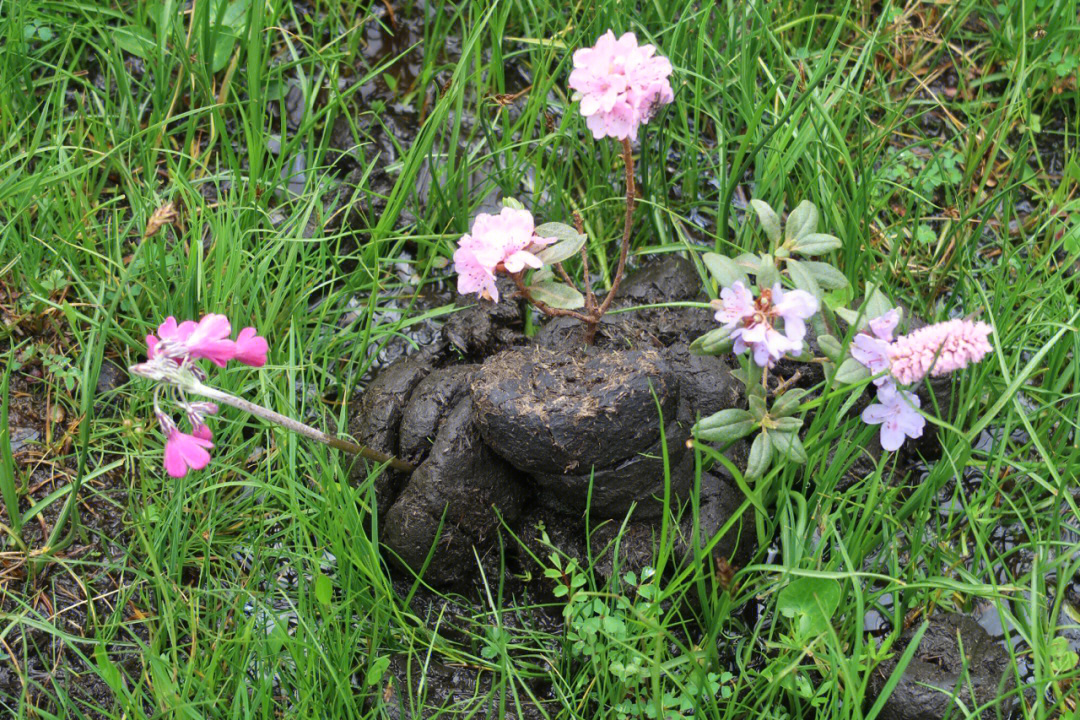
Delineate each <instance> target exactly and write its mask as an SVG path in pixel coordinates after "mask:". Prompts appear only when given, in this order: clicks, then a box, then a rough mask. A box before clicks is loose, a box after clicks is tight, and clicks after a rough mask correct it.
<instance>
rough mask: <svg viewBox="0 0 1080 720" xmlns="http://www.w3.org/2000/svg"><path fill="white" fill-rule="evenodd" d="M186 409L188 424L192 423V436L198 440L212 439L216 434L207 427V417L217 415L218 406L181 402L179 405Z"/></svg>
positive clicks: (201, 402) (202, 402)
mask: <svg viewBox="0 0 1080 720" xmlns="http://www.w3.org/2000/svg"><path fill="white" fill-rule="evenodd" d="M177 404H178V405H180V407H182V408H183V409H184V412H185V413H186V414H187V419H188V422H189V423H191V434H192V435H194V436H195V437H197V438H201V439H203V440H209V439H211V438H212V437H213V436H214V434H213V433H212V432H210V428H209V427H207V426H206V422H205V420H206V416H207V415H216V414H217V411H218V406H217V404H216V403H212V402H207V401H199V402H192V403H185V402H180V403H177Z"/></svg>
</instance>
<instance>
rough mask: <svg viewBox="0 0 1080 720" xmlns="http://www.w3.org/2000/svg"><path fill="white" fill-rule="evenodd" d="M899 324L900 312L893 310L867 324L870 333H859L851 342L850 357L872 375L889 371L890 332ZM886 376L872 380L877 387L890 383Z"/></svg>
mask: <svg viewBox="0 0 1080 720" xmlns="http://www.w3.org/2000/svg"><path fill="white" fill-rule="evenodd" d="M899 322H900V311H899V310H896V309H895V308H894V309H892V310H890V311H889V312H887V313H885V314H884V315H882V316H880V317H876V318H874V319H873V320H871V321H870V323H869V329H870V333H869V334H868V333H865V332H861V333H859V334H857V335H856V336H855V337H854V339H853V340H852V341H851V348H850V351H851V357H853V358H855V359H856V360H858V361H859V362H860V363H862V364H863V365H865V366H866V367H867V368H868V369H869V370H870V372H871V373H872V374H874V375H881V373H886V372H887V371H888V370H889V367H890V363H889V342H890V341H891V340H892V332H893V330H895V329H896V325H897V324H898V323H899ZM891 382H892V378H890V377H889V376H888V375H887V374H884V375H881V377H877V378H875V379H874V384H875V385H877V386H878V387H881V386H882V385H885V384H887V383H891Z"/></svg>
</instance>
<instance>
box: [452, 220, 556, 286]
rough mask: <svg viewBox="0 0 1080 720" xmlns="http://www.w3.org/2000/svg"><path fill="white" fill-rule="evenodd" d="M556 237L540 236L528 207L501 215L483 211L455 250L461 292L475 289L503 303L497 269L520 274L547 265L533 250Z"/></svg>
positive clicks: (458, 283) (455, 263)
mask: <svg viewBox="0 0 1080 720" xmlns="http://www.w3.org/2000/svg"><path fill="white" fill-rule="evenodd" d="M555 240H556V238H542V237H539V236H537V235H536V233H535V225H534V223H533V216H532V213H530V212H529V211H528V210H515V209H514V208H503V209H502V212H500V213H499V214H498V215H489V214H487V213H480V215H478V216H477V217H476V220H475V221H474V222H473V226H472V232H471V233H469V234H467V235H463V236H462V237H461V240H460V241H459V242H458V249H457V250H456V251H455V252H454V270H455V272H457V274H458V282H457V288H458V292H459V293H461V294H462V295H466V294H469V293H474V292H475V293H477V295H478V296H479V297H480V298H485V299H488V300H493V301H494V302H499V289H498V288H497V287H496V286H495V272H496V271H497V270H505V271H506V272H509V273H519V272H521V271H522V270H524V269H525V268H526V267H531V268H539V267H543V265H544V263H543V261H541V260H540V258H538V257H536V255H534V254H533V253H534V252H535V251H537V250H539V249H540V248H542V247H544V246H545V245H550V244H551V243H553V242H555Z"/></svg>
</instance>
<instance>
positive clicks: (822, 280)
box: [799, 260, 848, 290]
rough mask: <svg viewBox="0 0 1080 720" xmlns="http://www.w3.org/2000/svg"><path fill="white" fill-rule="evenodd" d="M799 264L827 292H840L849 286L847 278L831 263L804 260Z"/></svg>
mask: <svg viewBox="0 0 1080 720" xmlns="http://www.w3.org/2000/svg"><path fill="white" fill-rule="evenodd" d="M799 264H800V265H802V266H803V269H805V270H806V271H807V272H808V273H810V274H811V275H812V276H813V277H814V279H815V280H817V284H818V285H820V286H821V287H823V288H825V289H826V290H840V289H842V288H846V287H847V286H848V279H847V276H846V275H844V273H842V272H840V271H839V270H837V269H836V268H835V267H833V266H832V265H830V264H829V263H824V262H816V261H814V260H802V261H800V263H799Z"/></svg>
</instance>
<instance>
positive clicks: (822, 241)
mask: <svg viewBox="0 0 1080 720" xmlns="http://www.w3.org/2000/svg"><path fill="white" fill-rule="evenodd" d="M843 246H844V244H843V243H842V242H840V238H838V237H835V236H833V235H825V234H823V233H811V234H809V235H803V236H802V237H801V238H799V239H798V240H796V241H795V242H794V243H793V244H792V246H791V251H792V252H796V253H799V254H800V255H803V256H805V257H812V256H814V255H823V254H825V253H827V252H831V251H833V250H839V249H840V248H841V247H843Z"/></svg>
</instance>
